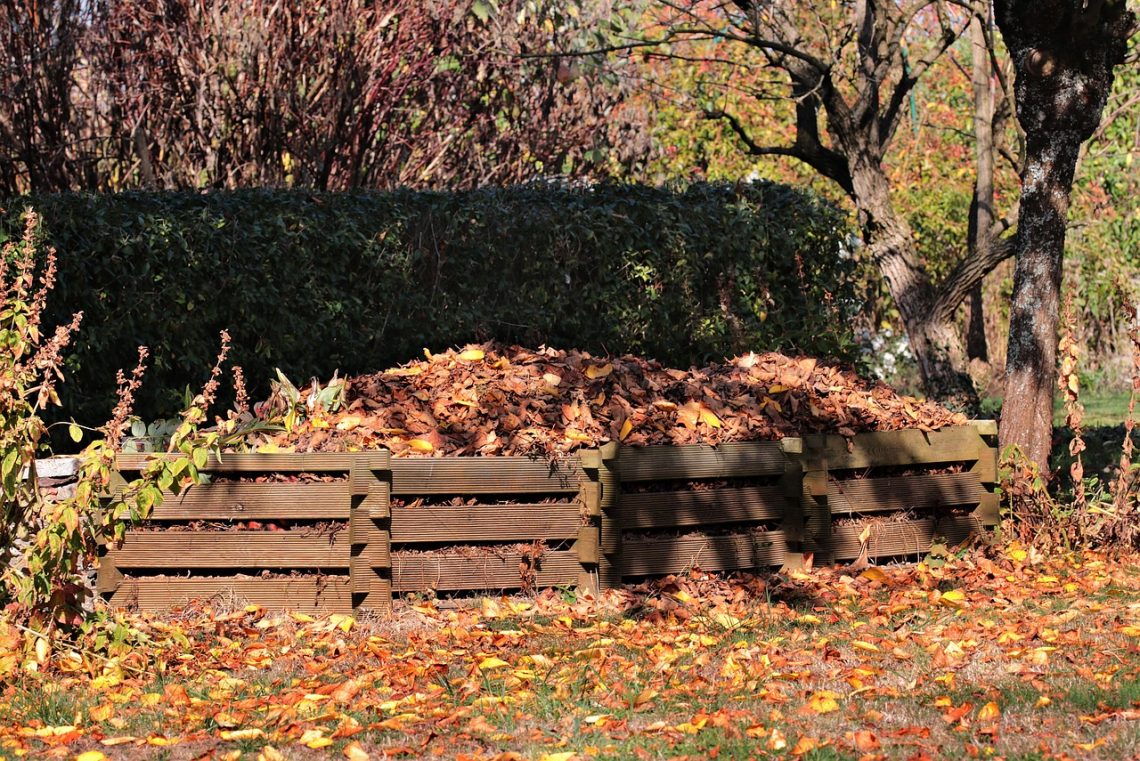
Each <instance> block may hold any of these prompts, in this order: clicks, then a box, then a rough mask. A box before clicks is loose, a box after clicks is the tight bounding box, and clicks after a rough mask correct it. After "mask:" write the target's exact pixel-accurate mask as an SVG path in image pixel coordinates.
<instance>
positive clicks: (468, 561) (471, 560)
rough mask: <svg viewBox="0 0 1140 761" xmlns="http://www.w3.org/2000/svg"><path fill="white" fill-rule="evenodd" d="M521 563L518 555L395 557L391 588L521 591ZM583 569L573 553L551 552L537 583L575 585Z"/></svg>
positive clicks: (520, 557)
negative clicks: (519, 589)
mask: <svg viewBox="0 0 1140 761" xmlns="http://www.w3.org/2000/svg"><path fill="white" fill-rule="evenodd" d="M521 560H522V556H521V555H519V554H518V553H507V554H505V555H504V556H503V557H496V556H494V555H489V556H479V557H463V556H459V555H434V556H433V555H413V556H410V557H409V556H403V557H401V556H400V555H394V556H393V557H392V589H393V591H395V592H424V591H427V590H431V589H434V590H437V591H458V590H500V589H518V588H520V587H521V586H522V576H521V575H520V573H519V563H520V561H521ZM581 570H582V564H581V563H579V562H578V558H577V557H576V556H575V555H574V552H573V551H572V550H560V551H558V552H548V553H546V555H544V556H543V558H542V561H541V563H540V567H539V569H538V580H537V583H538V586H540V587H553V586H559V585H561V584H574V583H576V582H577V580H578V575H579V572H580V571H581Z"/></svg>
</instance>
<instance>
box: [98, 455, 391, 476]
mask: <svg viewBox="0 0 1140 761" xmlns="http://www.w3.org/2000/svg"><path fill="white" fill-rule="evenodd" d="M160 456H163V457H167V458H171V459H173V458H174V457H176V455H160ZM153 457H155V455H154V454H120V455H119V456H118V457H117V458H116V460H115V462H116V466H117V467H118V468H119V470H128V471H137V470H141V469H142V468H145V467H146V465H147V463H148V462H149V461H150V460H151V458H153ZM388 459H389V455H388V452H386V451H377V452H310V453H305V454H297V453H279V452H274V453H270V454H236V453H229V454H223V455H222V456H221V457H220V458H219V457H217V456H215V455H210V456H209V458H207V460H206V467H204V468H202V470H203V471H217V472H233V473H259V472H266V473H267V472H271V471H280V472H299V471H306V472H309V471H311V472H314V473H316V472H326V471H335V472H348V471H350V470H352V468H353V466H354V465H359V464H360V463H361V461H362V460H363V461H364V462H367V463H368V467H372V468H376V469H383V468H386V467H387V461H388Z"/></svg>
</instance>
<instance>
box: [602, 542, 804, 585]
mask: <svg viewBox="0 0 1140 761" xmlns="http://www.w3.org/2000/svg"><path fill="white" fill-rule="evenodd" d="M785 552H786V543H785V541H784V532H782V531H768V532H765V533H763V534H727V535H724V536H710V537H702V536H688V537H660V538H652V539H635V540H629V539H627V540H625V541H624V542H622V560H621V562H622V575H623V576H654V575H659V574H666V573H683V572H684V571H686V570H688V569H690V568H693V567H700V568H701V569H703V570H706V571H732V570H739V569H744V568H767V567H770V566H778V565H780V564H781V563H783V562H784V555H785Z"/></svg>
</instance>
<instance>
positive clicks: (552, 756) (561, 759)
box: [538, 750, 576, 761]
mask: <svg viewBox="0 0 1140 761" xmlns="http://www.w3.org/2000/svg"><path fill="white" fill-rule="evenodd" d="M575 755H576V754H575V753H574V751H572V750H566V751H562V752H561V753H543V754H542V755H541V756H539V757H538V761H570V759H572V758H574V756H575Z"/></svg>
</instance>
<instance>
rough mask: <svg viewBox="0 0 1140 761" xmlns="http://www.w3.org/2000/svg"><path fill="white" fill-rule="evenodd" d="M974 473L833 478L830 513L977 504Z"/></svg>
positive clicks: (978, 490) (979, 489) (979, 491)
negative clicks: (844, 479) (839, 479)
mask: <svg viewBox="0 0 1140 761" xmlns="http://www.w3.org/2000/svg"><path fill="white" fill-rule="evenodd" d="M985 494H986V490H985V489H984V488H982V485H981V483H980V482H979V481H978V477H977V475H975V474H974V473H940V474H922V475H913V476H898V477H890V478H859V479H850V480H846V481H832V482H830V483H829V484H828V485H827V502H828V505H829V506H830V508H831V514H832V515H833V516H834V515H839V514H843V513H864V512H876V511H888V510H908V509H911V508H932V507H948V506H955V505H977V504H979V503H981V501H982V499H983V498H984V497H985Z"/></svg>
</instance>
